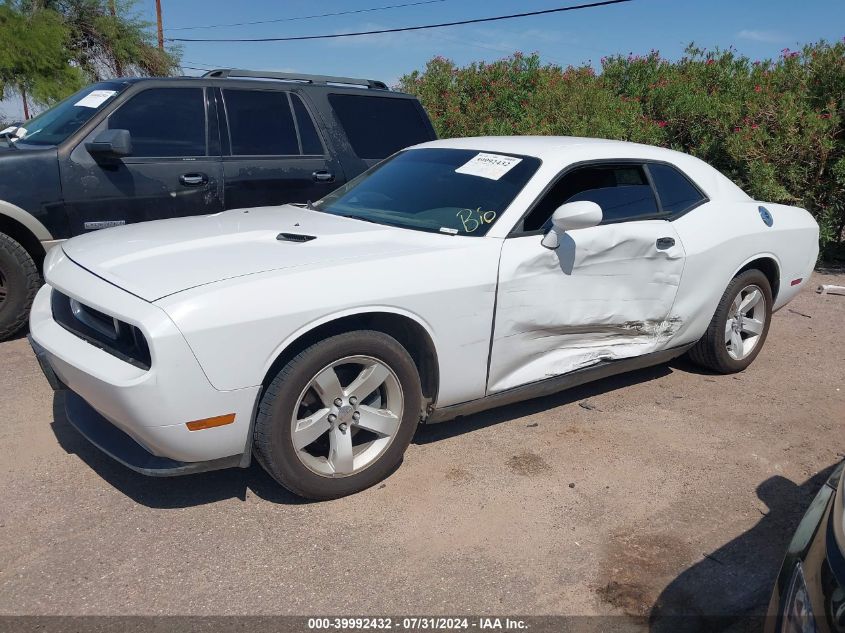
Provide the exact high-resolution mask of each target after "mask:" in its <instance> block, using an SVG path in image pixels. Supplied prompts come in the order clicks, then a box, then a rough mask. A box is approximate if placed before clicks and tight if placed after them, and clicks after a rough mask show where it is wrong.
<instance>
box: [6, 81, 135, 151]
mask: <svg viewBox="0 0 845 633" xmlns="http://www.w3.org/2000/svg"><path fill="white" fill-rule="evenodd" d="M125 85H126V84H123V83H118V82H115V81H104V82H101V83H97V84H93V85H91V86H88V87H87V88H83V89H82V90H80V91H79V92H77V93H76V94H74V95H71V96H70V97H68V98H67V99H65V100H64V101H62V102H60V103H58V104H56V105H55V106H53V107H52V108H50V109H49V110H46V111H45V112H42V113H41V114H39V115H38V116H37V117H34V118H32V119H30V120H29V121H27V122H26V123H24V124H23V125H21V127H20V128H18V130H17V131H16V132H15V136H17V137H19V138H18V141H17V143H19V144H21V145H23V144H26V145H58V144H59V143H61V142H62V141H64V140H65V139H66V138H67V137H68V136H70V135H71V134H73V133H74V132H76V130H78V129H79V128H80V127H82V125H84V124H85V122H86V121H88V119H90V118H91V117H92V116H94V114H95V113H96V112H97V111H99V110H100V109H101V108H102V107H103V106H104V105H105V104H106V103H108V102H109V101H111V100H112V99H113V98H114V96H115V95H116V94H117V93H118V92H120V91H121V90H122V89H123V88H124V87H125ZM21 128H23V129H21Z"/></svg>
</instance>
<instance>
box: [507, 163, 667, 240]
mask: <svg viewBox="0 0 845 633" xmlns="http://www.w3.org/2000/svg"><path fill="white" fill-rule="evenodd" d="M579 200H589V201H590V202H595V203H596V204H598V205H599V206H600V207H601V209H602V213H603V219H602V224H611V223H614V222H625V221H628V220H644V219H649V218H654V217H657V216H658V210H657V201H656V200H655V198H654V192H653V191H652V188H651V185H649V183H648V179H647V178H646V176H645V172H644V171H643V168H642V166H640V165H591V166H588V167H579V168H577V169H574V170H573V171H571V172H569V173H568V174H566V175H565V176H563V177H562V178H561V179H560V180H558V181H557V182H556V183H555V184H554V186H553V187H552V188H551V190H550V191H549V192H548V193H547V194H546V195H545V196H544V197H543V199H542V200H541V201H540V202H539V203H538V204H537V206H536V207H534V209H532V210H531V212H530V213H529V214H528V215H527V216H526V218H525V221H524V223H523V230H524V231H536V230H538V229H548V228H551V218H552V213H554V212H555V209H557V208H558V207H559V206H560V205H562V204H564V203H566V202H576V201H579Z"/></svg>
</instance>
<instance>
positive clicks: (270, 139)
mask: <svg viewBox="0 0 845 633" xmlns="http://www.w3.org/2000/svg"><path fill="white" fill-rule="evenodd" d="M223 100H224V101H225V103H226V115H227V117H228V121H229V135H230V136H231V138H232V155H233V156H290V155H298V154H299V142H298V141H297V138H296V127H295V126H294V123H293V115H292V114H291V111H290V103H289V102H288V93H287V92H283V91H278V90H224V91H223ZM321 153H322V152H321Z"/></svg>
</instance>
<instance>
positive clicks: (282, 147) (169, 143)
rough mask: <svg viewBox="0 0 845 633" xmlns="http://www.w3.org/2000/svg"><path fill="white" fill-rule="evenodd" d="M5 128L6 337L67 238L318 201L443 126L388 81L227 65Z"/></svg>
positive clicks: (90, 95)
mask: <svg viewBox="0 0 845 633" xmlns="http://www.w3.org/2000/svg"><path fill="white" fill-rule="evenodd" d="M4 132H5V134H4V140H3V141H0V340H3V339H5V338H8V337H9V336H11V335H12V334H14V333H15V332H17V331H18V330H20V329H21V327H22V326H23V324H24V323H25V321H26V318H27V315H28V311H29V307H30V304H31V301H32V298H33V297H34V295H35V292H36V291H37V290H38V288H39V286H40V283H41V278H40V273H39V268H40V264H41V262H42V261H43V259H44V254H45V252H46V250H47V249H48V248H49V247H50V246H51V245H52V244H54V243H55V242H57V241H60V240H63V239H66V238H69V237H73V236H74V235H79V234H80V233H84V232H86V231H92V230H96V229H102V228H107V227H110V226H116V225H121V224H126V223H129V222H142V221H144V220H158V219H162V218H171V217H178V216H187V215H200V214H205V213H215V212H217V211H222V210H224V209H233V208H240V207H254V206H263V205H275V204H281V203H285V202H307V201H309V200H317V199H319V198H322V197H323V196H324V195H326V194H327V193H329V192H331V191H332V190H333V189H335V188H336V187H338V186H339V185H341V184H343V183H344V182H346V181H347V180H349V179H351V178H354V177H355V176H357V175H358V174H360V173H361V172H363V171H364V170H366V169H367V168H368V167H370V166H372V165H374V164H376V163H377V162H379V161H380V160H381V159H383V158H386V157H387V156H389V155H391V154H393V153H394V152H396V151H398V150H400V149H402V148H404V147H407V146H409V145H414V144H416V143H421V142H424V141H429V140H432V139H434V138H435V132H434V128H433V127H432V125H431V122H430V121H429V119H428V116H427V115H426V113H425V110H423V108H422V106H421V105H420V103H419V101H417V99H416V98H414V97H412V96H411V95H406V94H402V93H397V92H392V91H390V90H389V89H388V88H387V86H386V85H385V84H384V83H382V82H379V81H373V80H366V79H351V78H346V77H324V76H316V75H296V74H290V73H274V72H257V71H246V70H231V69H225V70H214V71H211V72H209V73H206V74H205V75H204V76H202V77H182V78H165V79H149V78H147V79H138V78H134V79H115V80H113V81H104V82H101V83H97V84H94V85H92V86H89V87H87V88H85V89H84V90H81V91H80V92H78V93H77V94H75V95H73V96H72V97H70V98H68V99H66V100H65V101H63V102H61V103H60V104H58V105H57V106H55V107H54V108H52V109H50V110H48V111H46V112H44V113H43V114H41V115H39V116H37V117H35V118H34V119H31V120H30V121H27V122H26V123H24V124H23V125H22V126H21V128H20V129H18V130H16V131H9V130H4ZM16 137H18V138H16Z"/></svg>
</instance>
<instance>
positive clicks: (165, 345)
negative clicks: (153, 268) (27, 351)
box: [30, 259, 259, 474]
mask: <svg viewBox="0 0 845 633" xmlns="http://www.w3.org/2000/svg"><path fill="white" fill-rule="evenodd" d="M48 283H49V284H50V285H47V286H44V287H43V288H42V289H41V290H40V291H39V292H38V295H37V296H36V298H35V302H34V304H33V307H32V312H31V315H30V340H31V341H32V343H33V349H34V350H35V353H36V356H37V357H38V360H39V363H40V364H41V366H42V368H43V369H44V373H45V375H46V376H47V380H48V381H49V382H50V383H51V385H52V386H53V387H54V388H58V389H67V390H68V391H69V392H71V394H73V395H70V396H69V398H68V400H67V402H68V414H69V415H68V418H69V421H70V422H71V423H72V424H73V425H74V426H75V427H76V428H78V429H79V430H80V431H81V432H82V433H83V435H85V436H86V437H88V439H89V440H91V441H92V442H93V443H94V444H96V445H97V446H99V447H100V448H101V449H103V450H104V451H105V452H107V453H109V454H110V455H112V457H115V458H116V459H118V460H119V461H121V462H123V463H125V464H126V465H127V466H129V467H131V468H134V469H135V470H139V471H140V472H146V473H147V474H180V473H182V472H194V471H195V470H197V469H200V470H204V469H207V468H205V467H204V466H203V467H200V466H199V465H198V464H197V463H198V462H213V463H215V464H218V465H217V466H216V467H221V466H219V464H221V463H225V464H229V465H237V464H238V463H242V465H247V464H248V463H249V451H248V447H249V442H248V441H247V438H248V436H249V432H250V428H251V421H252V416H253V414H254V408H255V403H256V400H257V397H258V393H259V387H252V388H247V389H237V390H232V391H218V390H217V389H215V388H214V387H213V386H212V385H211V383H209V381H208V379H207V378H206V376H205V373H204V372H203V370H202V368H201V367H200V366H199V363H198V362H197V360H196V358H195V356H194V355H193V352H192V351H191V349H190V347H189V346H188V344H187V342H186V341H185V338H184V336H183V335H182V333H181V332H180V331H179V329H178V328H177V327H176V325H175V324H174V323H173V321H172V320H171V319H170V318H169V317H168V316H167V314H166V313H165V312H164V311H163V310H161V309H160V308H158V307H157V306H155V305H153V304H150V303H148V302H146V301H144V300H142V299H139V298H138V297H135V296H133V295H131V294H129V293H127V292H124V291H123V290H121V289H119V288H117V287H115V286H113V285H112V284H109V283H108V282H106V281H103V280H101V279H99V278H98V277H95V276H94V275H92V274H91V273H89V272H87V271H86V270H84V269H83V268H81V267H79V266H77V265H76V264H74V263H73V262H71V261H70V260H66V259H65V261H59V262H55V261H54V262H53V265H52V266H51V270H50V271H49V274H48ZM51 286H55V287H56V288H57V289H58V290H60V291H61V292H62V293H64V294H66V295H68V296H70V297H73V298H75V299H77V300H79V301H80V302H82V303H85V304H86V305H90V306H92V307H93V308H95V309H97V310H100V311H102V312H104V313H105V314H108V315H111V316H114V317H116V318H118V319H120V320H123V321H125V322H127V323H130V324H131V325H134V326H136V327H138V328H139V329H141V330H142V332H143V334H144V336H145V337H146V340H147V342H148V343H149V347H150V354H151V357H152V363H151V365H152V366H151V367H150V369H149V370H146V369H143V368H139V367H136V366H133V365H131V364H129V363H127V362H125V361H123V360H121V359H119V358H116V357H115V356H113V355H111V354H109V353H106V352H105V351H103V350H102V349H99V348H98V347H95V346H94V345H92V344H90V343H88V342H86V341H85V340H83V339H82V338H79V337H78V336H76V335H74V334H73V333H71V332H69V331H68V330H66V329H65V328H63V327H62V326H61V325H60V324H59V323H57V322H56V321H55V320H54V319H53V315H52V310H51V305H50V297H51V292H52V287H51ZM232 413H234V414H235V421H234V422H233V423H231V424H227V425H226V426H220V427H216V428H209V429H205V430H200V431H191V430H189V429H188V428H187V426H186V423H187V422H190V421H193V420H201V419H205V418H211V417H215V416H221V415H228V414H232ZM104 425H107V426H111V427H114V431H115V432H107V431H106V430H105V429H106V428H107V426H104ZM104 438H108V439H104ZM117 439H119V440H120V441H119V442H118V441H117ZM133 444H134V445H137V447H133ZM137 449H141V450H142V451H143V452H144V453H146V456H144V455H142V454H141V453H139V452H138V450H137ZM235 458H238V459H235ZM162 460H165V461H162ZM220 460H224V462H221V461H220ZM236 462H237V463H236ZM187 464H196V465H195V466H192V467H188V466H186V465H187ZM159 471H161V472H159Z"/></svg>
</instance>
